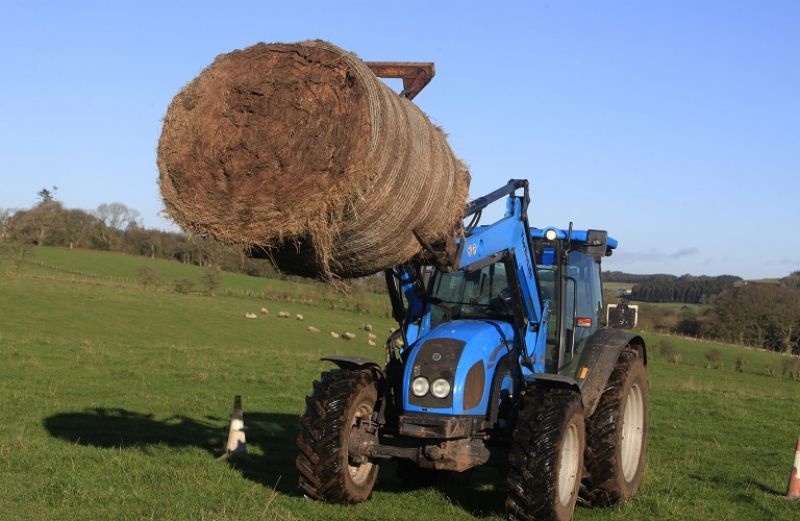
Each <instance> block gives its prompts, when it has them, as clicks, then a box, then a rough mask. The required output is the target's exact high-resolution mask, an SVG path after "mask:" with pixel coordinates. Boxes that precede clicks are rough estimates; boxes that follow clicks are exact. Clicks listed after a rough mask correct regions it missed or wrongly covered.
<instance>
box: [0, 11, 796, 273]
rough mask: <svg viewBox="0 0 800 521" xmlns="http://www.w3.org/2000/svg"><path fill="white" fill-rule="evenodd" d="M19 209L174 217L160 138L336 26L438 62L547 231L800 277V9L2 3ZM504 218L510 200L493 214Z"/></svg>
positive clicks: (493, 165)
mask: <svg viewBox="0 0 800 521" xmlns="http://www.w3.org/2000/svg"><path fill="white" fill-rule="evenodd" d="M0 13H2V14H1V15H0V63H2V73H0V208H27V207H30V206H31V205H32V204H34V203H35V202H36V200H37V198H36V193H37V192H38V191H39V190H41V189H42V188H50V187H52V186H57V187H58V191H57V198H58V199H59V200H60V201H62V202H63V203H64V204H65V206H67V207H70V208H84V209H92V208H96V207H97V206H98V205H100V204H101V203H109V202H114V201H119V202H122V203H124V204H126V205H127V206H129V207H131V208H134V209H136V210H138V211H139V212H140V213H141V215H142V218H143V220H144V223H145V225H147V226H150V227H159V228H164V229H175V228H174V226H173V225H171V224H170V222H169V221H168V220H167V219H165V218H164V216H163V214H162V213H161V211H162V203H161V199H160V196H159V193H158V187H157V184H156V179H157V177H158V170H157V168H156V163H155V149H156V143H157V141H158V137H159V134H160V130H161V119H162V118H163V115H164V113H165V111H166V107H167V105H168V103H169V101H170V100H171V99H172V97H173V96H174V95H175V94H176V93H177V92H178V90H180V88H181V87H182V86H183V85H184V84H185V83H187V82H188V81H189V80H191V79H192V78H194V77H195V76H196V75H197V74H198V73H199V72H200V71H201V70H202V68H203V67H205V66H207V65H208V64H210V63H211V62H212V61H213V59H214V57H215V56H216V55H218V54H221V53H224V52H228V51H231V50H233V49H237V48H243V47H247V46H249V45H252V44H254V43H256V42H260V41H264V42H291V41H298V40H304V39H313V38H321V39H325V40H329V41H331V42H333V43H335V44H337V45H339V46H341V47H343V48H345V49H348V50H351V51H353V52H355V53H357V54H358V55H359V56H360V57H361V58H363V59H365V60H376V61H432V62H435V63H436V77H435V78H434V79H433V81H432V82H431V83H430V84H429V85H428V86H427V87H426V88H425V90H423V91H422V93H421V94H420V95H419V96H417V98H415V100H414V101H415V103H417V104H418V105H419V106H420V107H421V108H422V109H423V110H424V111H425V112H426V113H427V114H428V115H429V116H430V118H431V120H432V121H433V122H434V123H436V124H438V125H441V126H443V127H444V128H445V130H446V131H447V133H448V134H449V141H450V144H451V146H452V148H453V150H454V151H455V153H456V154H457V155H458V156H459V157H461V158H463V159H464V161H466V163H467V164H468V165H469V167H470V172H471V175H472V184H471V187H470V194H471V195H472V196H473V197H478V196H480V195H483V194H484V193H487V192H489V191H491V190H493V189H495V188H497V187H499V186H501V185H503V184H505V182H506V181H507V180H508V179H510V178H527V179H528V180H529V181H530V182H531V185H532V207H531V211H530V219H531V224H532V225H533V226H538V227H545V226H560V227H566V226H567V225H568V223H569V222H570V221H572V222H574V223H575V227H576V228H599V229H607V230H608V231H609V233H610V234H611V235H612V236H613V237H615V238H617V239H618V240H619V243H620V244H619V248H618V250H617V252H616V253H615V254H614V255H613V256H612V257H609V258H608V259H606V260H605V261H604V263H605V269H613V270H622V271H627V272H632V273H672V274H677V275H680V274H684V273H691V274H695V275H699V274H708V275H718V274H734V275H739V276H742V277H745V278H762V277H779V276H784V275H786V274H788V273H790V272H792V271H795V270H800V237H795V233H798V234H800V226H798V225H800V203H799V201H798V199H800V2H797V1H786V2H778V1H769V0H762V1H751V2H737V1H697V0H695V1H679V0H675V1H656V0H652V1H639V2H623V1H602V2H577V1H563V2H560V1H554V0H551V1H548V2H542V1H530V2H469V1H460V2H430V1H429V2H413V1H407V2H386V3H381V2H345V1H343V2H304V1H300V0H298V1H292V2H264V1H262V2H236V1H229V2H203V1H196V0H195V1H190V2H180V1H170V2H163V1H160V2H149V1H136V2H132V1H131V2H123V1H118V2H80V1H71V2H55V1H53V2H37V1H25V2H23V1H19V2H9V1H8V0H0ZM489 217H491V214H490V215H489Z"/></svg>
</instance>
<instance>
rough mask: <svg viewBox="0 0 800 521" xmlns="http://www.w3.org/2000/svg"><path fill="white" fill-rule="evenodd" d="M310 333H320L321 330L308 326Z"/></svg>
mask: <svg viewBox="0 0 800 521" xmlns="http://www.w3.org/2000/svg"><path fill="white" fill-rule="evenodd" d="M307 329H308V331H309V333H319V329H317V328H315V327H314V326H308V328H307Z"/></svg>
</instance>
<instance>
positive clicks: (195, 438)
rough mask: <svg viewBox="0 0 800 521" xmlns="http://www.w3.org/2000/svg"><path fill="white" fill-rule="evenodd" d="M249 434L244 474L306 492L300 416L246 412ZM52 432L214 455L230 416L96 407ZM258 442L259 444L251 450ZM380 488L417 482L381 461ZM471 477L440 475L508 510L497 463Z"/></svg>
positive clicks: (490, 506)
mask: <svg viewBox="0 0 800 521" xmlns="http://www.w3.org/2000/svg"><path fill="white" fill-rule="evenodd" d="M244 420H245V434H246V436H247V444H248V446H249V447H250V448H251V451H250V454H249V457H248V458H247V459H245V460H242V461H237V462H236V463H235V464H233V465H232V466H233V468H235V469H236V470H237V471H239V472H240V473H241V474H242V476H243V477H245V478H246V479H249V480H251V481H254V482H257V483H259V484H261V485H264V486H267V487H270V488H274V489H275V490H277V491H278V492H280V493H281V494H284V495H288V496H294V497H302V493H301V492H300V490H299V489H298V487H297V479H298V475H297V470H296V469H295V467H294V458H295V455H296V453H297V449H296V447H295V438H296V437H297V433H298V429H299V422H298V417H297V416H295V415H290V414H278V413H265V412H249V413H248V412H245V415H244ZM43 424H44V427H45V429H46V430H47V431H48V432H49V433H50V435H51V436H53V437H55V438H58V439H61V440H64V441H68V442H70V443H77V444H79V445H86V446H92V447H101V448H109V449H111V448H113V449H122V448H141V449H146V448H148V447H150V446H153V445H166V446H168V447H197V448H201V449H203V450H206V451H207V452H208V453H209V454H211V455H213V456H215V457H216V456H220V455H222V454H223V452H224V447H225V442H226V440H227V436H228V420H227V419H225V418H216V417H210V416H209V417H206V418H205V419H202V420H197V419H195V418H190V417H186V416H173V417H170V418H166V419H157V418H155V417H154V415H152V414H144V413H139V412H133V411H129V410H126V409H118V408H117V409H115V408H111V409H109V408H96V409H87V410H85V411H83V412H65V413H59V414H55V415H53V416H49V417H47V418H45V419H44V420H43ZM253 448H258V449H259V450H255V451H254V450H252V449H253ZM381 467H382V468H381V475H380V478H379V481H378V485H377V487H376V488H377V490H380V491H383V492H389V493H404V492H406V491H408V490H410V489H412V488H413V487H408V486H405V485H404V484H403V483H401V482H400V480H399V479H398V478H397V476H396V473H395V466H394V464H393V463H385V464H382V465H381ZM470 474H471V477H470V479H469V482H466V481H464V480H462V479H459V477H457V476H456V477H455V478H453V477H450V478H445V479H440V480H439V483H437V485H436V488H438V489H439V490H440V491H441V492H442V493H443V494H444V495H445V496H447V497H448V499H449V500H450V501H451V502H452V503H454V504H456V505H458V506H460V507H461V508H462V509H464V510H466V511H467V512H470V513H472V514H473V515H476V516H479V517H483V516H487V517H488V516H498V515H499V516H502V515H504V500H505V488H504V487H503V486H502V484H501V479H500V478H499V476H500V475H499V474H498V473H497V472H496V471H495V470H493V469H477V470H476V471H475V472H472V473H470Z"/></svg>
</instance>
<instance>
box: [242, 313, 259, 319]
mask: <svg viewBox="0 0 800 521" xmlns="http://www.w3.org/2000/svg"><path fill="white" fill-rule="evenodd" d="M244 318H258V315H256V314H255V313H245V314H244Z"/></svg>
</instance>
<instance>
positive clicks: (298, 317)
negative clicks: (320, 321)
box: [294, 313, 305, 322]
mask: <svg viewBox="0 0 800 521" xmlns="http://www.w3.org/2000/svg"><path fill="white" fill-rule="evenodd" d="M294 318H296V319H297V320H300V321H301V322H302V321H303V320H305V318H303V315H301V314H300V313H298V314H296V315H295V316H294Z"/></svg>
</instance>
